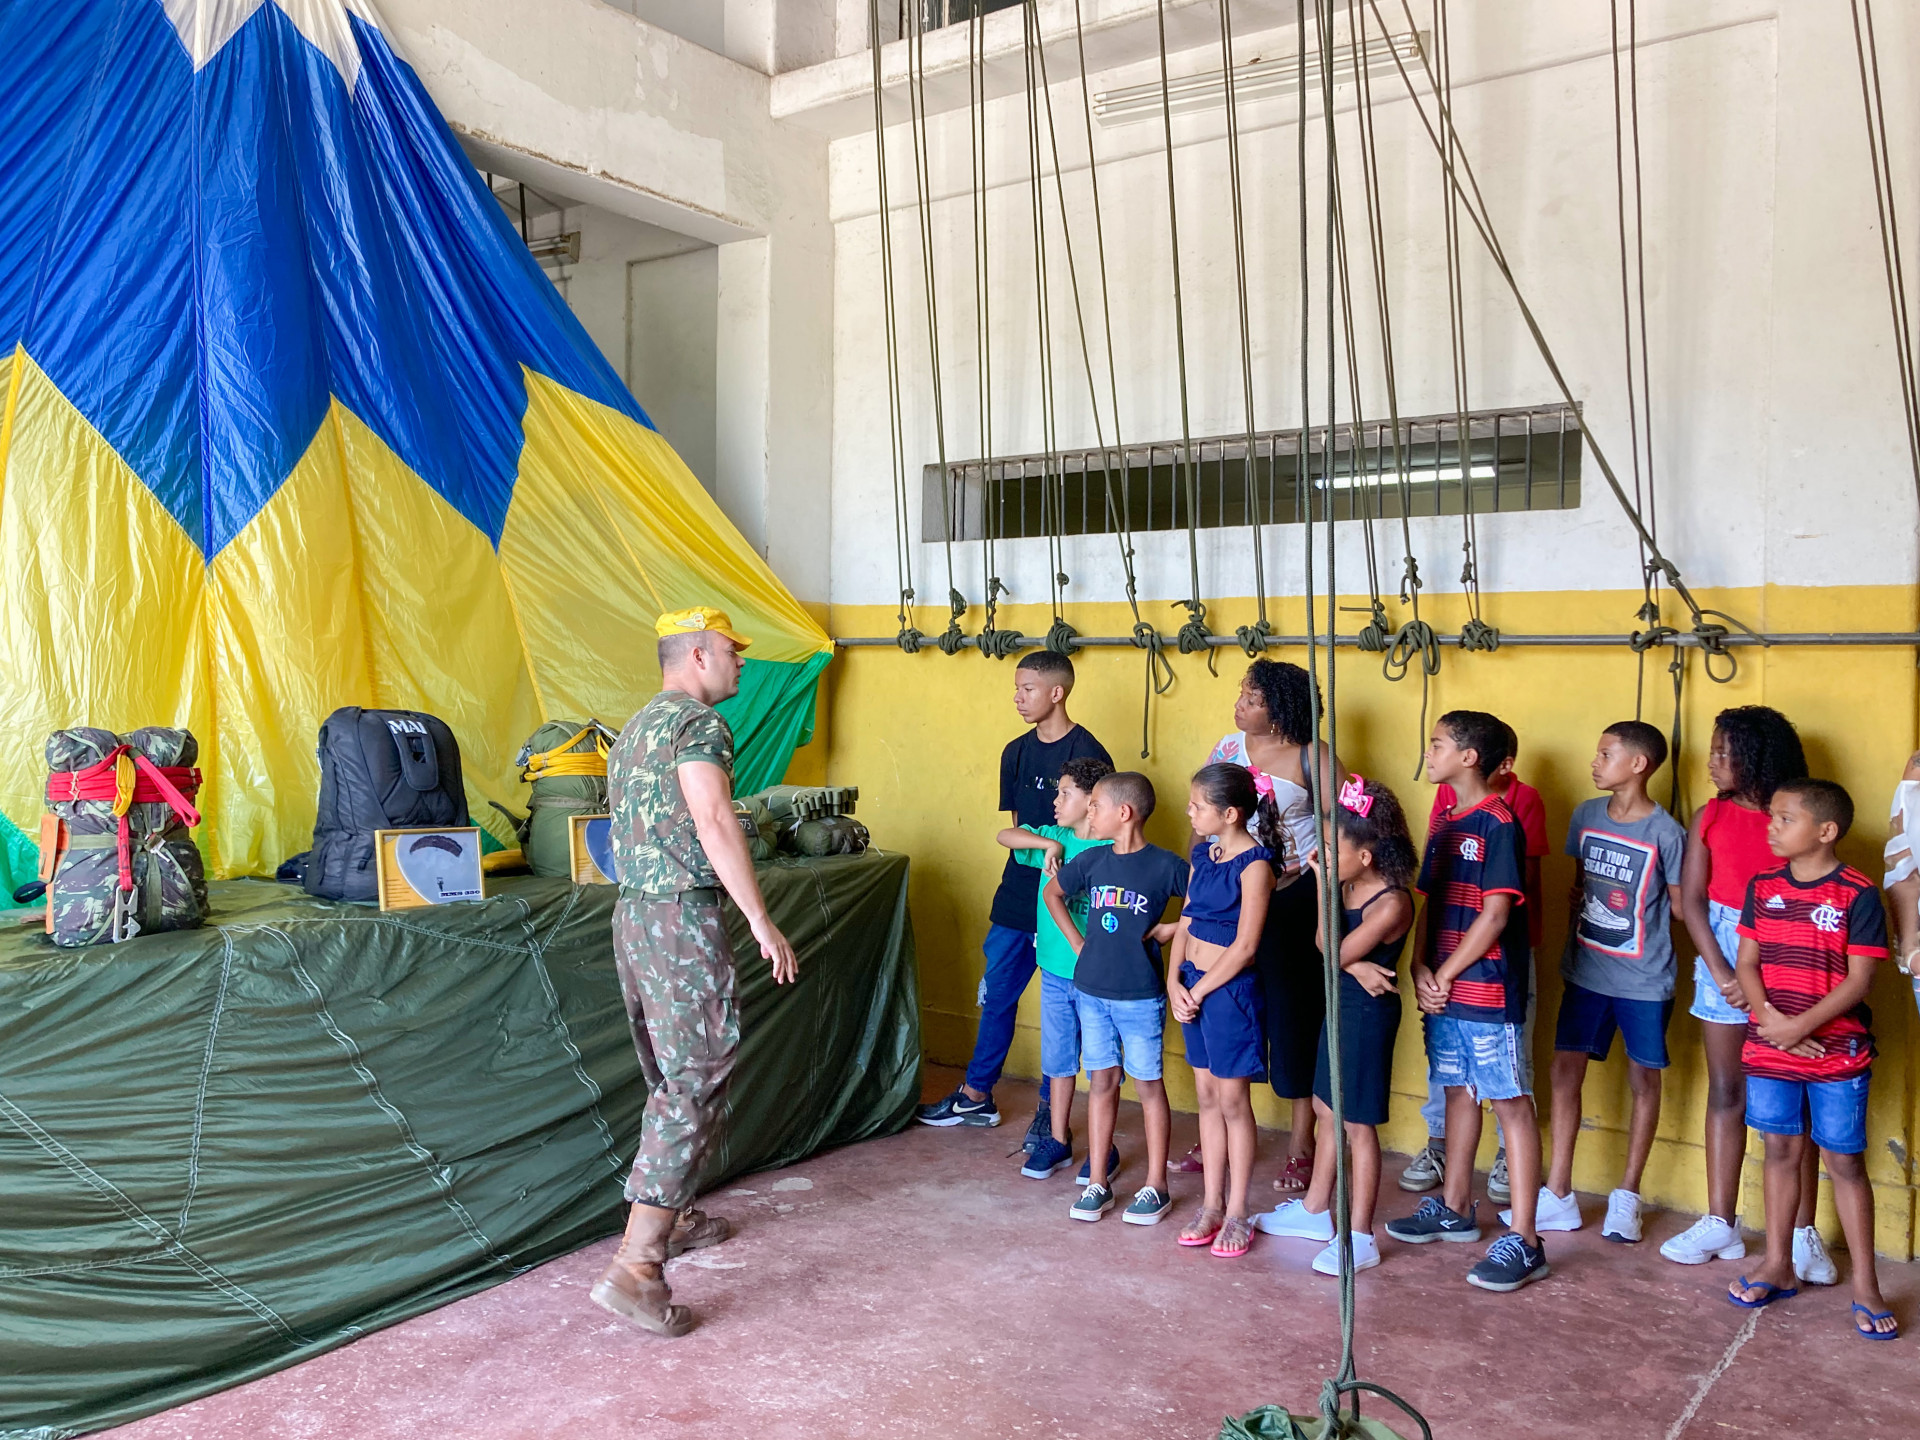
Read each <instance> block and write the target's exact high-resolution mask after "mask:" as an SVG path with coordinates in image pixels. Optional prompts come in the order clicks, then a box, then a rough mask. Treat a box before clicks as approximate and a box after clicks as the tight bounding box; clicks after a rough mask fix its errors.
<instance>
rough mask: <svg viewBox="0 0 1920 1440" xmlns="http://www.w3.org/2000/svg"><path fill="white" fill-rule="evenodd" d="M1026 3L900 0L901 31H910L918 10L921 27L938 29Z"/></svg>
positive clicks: (1010, 0)
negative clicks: (909, 27)
mask: <svg viewBox="0 0 1920 1440" xmlns="http://www.w3.org/2000/svg"><path fill="white" fill-rule="evenodd" d="M1025 3H1026V0H900V33H901V34H902V35H905V34H907V33H908V29H907V27H908V26H909V25H910V24H911V23H912V21H913V15H914V12H915V11H916V10H918V11H919V12H920V14H919V18H920V28H921V29H923V30H938V29H939V28H940V27H941V26H943V25H958V24H960V23H961V22H963V21H966V20H971V19H973V18H974V17H976V16H979V15H991V14H992V13H993V12H994V11H996V10H1011V9H1013V7H1014V6H1016V5H1023V4H1025Z"/></svg>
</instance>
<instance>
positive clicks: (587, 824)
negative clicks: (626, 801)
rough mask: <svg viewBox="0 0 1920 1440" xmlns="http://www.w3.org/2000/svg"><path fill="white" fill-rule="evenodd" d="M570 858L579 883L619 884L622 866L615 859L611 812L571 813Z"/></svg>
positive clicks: (568, 836) (568, 849)
mask: <svg viewBox="0 0 1920 1440" xmlns="http://www.w3.org/2000/svg"><path fill="white" fill-rule="evenodd" d="M567 858H568V861H569V867H568V868H569V871H570V873H571V874H572V877H573V883H574V884H576V885H618V884H619V883H620V871H619V867H618V866H616V865H615V863H614V859H613V817H612V816H611V815H569V816H568V817H567Z"/></svg>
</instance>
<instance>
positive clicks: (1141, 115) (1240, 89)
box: [1093, 30, 1428, 125]
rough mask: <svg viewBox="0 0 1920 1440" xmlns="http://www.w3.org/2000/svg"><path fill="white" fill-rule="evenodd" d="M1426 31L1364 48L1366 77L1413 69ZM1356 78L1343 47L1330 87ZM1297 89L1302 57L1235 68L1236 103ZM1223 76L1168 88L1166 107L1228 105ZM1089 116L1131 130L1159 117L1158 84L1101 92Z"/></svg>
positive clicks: (1310, 71)
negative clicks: (1400, 65)
mask: <svg viewBox="0 0 1920 1440" xmlns="http://www.w3.org/2000/svg"><path fill="white" fill-rule="evenodd" d="M1427 41H1428V32H1426V31H1424V30H1420V31H1408V32H1407V33H1406V34H1404V35H1394V36H1390V37H1388V38H1387V39H1386V40H1384V41H1380V40H1375V41H1370V42H1369V43H1368V46H1367V74H1368V75H1370V76H1386V75H1395V74H1397V73H1398V71H1397V69H1396V67H1395V65H1394V61H1395V60H1396V59H1398V60H1399V62H1400V64H1402V65H1406V66H1413V65H1416V64H1418V63H1419V60H1420V56H1421V53H1422V52H1423V51H1424V50H1425V48H1426V45H1427ZM1358 74H1359V66H1357V65H1356V64H1354V56H1353V51H1352V48H1351V47H1350V46H1347V45H1341V46H1340V47H1339V48H1338V50H1337V51H1336V52H1335V54H1334V60H1333V83H1334V84H1336V85H1344V84H1350V83H1351V82H1352V81H1353V80H1354V79H1355V78H1356V77H1357V76H1358ZM1319 84H1320V55H1319V52H1317V51H1309V52H1308V54H1307V89H1308V91H1309V92H1311V91H1313V90H1314V89H1316V88H1318V86H1319ZM1299 89H1300V57H1299V56H1298V55H1287V56H1283V57H1281V58H1279V59H1276V60H1253V61H1250V62H1248V63H1247V64H1245V65H1238V66H1235V67H1234V71H1233V92H1234V96H1235V98H1236V99H1237V100H1270V99H1274V98H1277V97H1279V96H1282V95H1293V94H1296V93H1298V91H1299ZM1226 98H1227V84H1226V77H1225V76H1224V75H1222V74H1221V72H1220V71H1218V70H1203V71H1201V72H1200V73H1199V74H1198V75H1188V76H1185V77H1184V78H1182V79H1179V80H1171V81H1169V82H1168V84H1167V107H1168V108H1169V109H1170V110H1172V112H1173V113H1174V114H1176V115H1184V114H1188V113H1191V112H1192V111H1195V110H1210V109H1213V108H1214V107H1215V106H1221V105H1224V104H1225V103H1226ZM1093 114H1094V118H1095V119H1097V120H1098V121H1099V122H1100V123H1101V124H1102V125H1131V124H1133V123H1134V122H1135V121H1139V120H1149V119H1156V118H1158V117H1159V114H1160V82H1159V81H1157V80H1155V81H1150V82H1149V83H1147V84H1145V85H1128V86H1125V87H1123V88H1122V89H1119V90H1101V91H1098V92H1096V93H1095V95H1094V97H1093Z"/></svg>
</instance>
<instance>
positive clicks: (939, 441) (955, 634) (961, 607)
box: [907, 8, 967, 655]
mask: <svg viewBox="0 0 1920 1440" xmlns="http://www.w3.org/2000/svg"><path fill="white" fill-rule="evenodd" d="M925 19H926V17H925V16H924V15H922V14H921V13H920V11H919V10H918V8H916V9H915V11H914V21H913V24H912V26H911V27H910V29H909V31H908V35H907V129H908V131H909V133H910V134H911V135H912V137H913V192H914V213H915V215H916V216H917V217H918V218H919V221H920V273H921V278H922V279H923V280H924V282H925V289H926V297H927V365H928V368H929V370H930V371H931V372H932V380H933V437H934V447H935V450H936V452H937V454H938V455H939V463H940V469H939V471H938V472H937V473H938V474H939V477H940V515H941V529H942V545H943V548H944V549H945V551H946V560H947V628H946V629H945V630H943V631H942V632H941V633H940V636H939V638H938V639H937V640H936V641H935V642H934V643H935V644H937V645H938V646H939V647H940V649H941V650H942V651H943V652H944V653H945V654H948V655H953V654H956V653H958V652H959V651H960V650H961V649H963V648H965V646H966V644H967V636H966V633H965V632H964V631H963V630H961V628H960V617H961V616H963V615H965V614H966V613H967V601H966V597H965V596H963V595H962V594H961V593H960V591H959V590H958V588H956V587H955V585H954V579H953V520H954V516H953V474H952V472H951V471H950V470H949V469H948V468H947V416H946V398H945V390H946V386H945V382H944V380H943V377H942V375H941V372H940V287H939V272H938V270H937V268H936V266H935V261H934V248H933V177H932V173H931V170H932V156H931V154H930V149H929V146H928V144H927V49H926V24H925Z"/></svg>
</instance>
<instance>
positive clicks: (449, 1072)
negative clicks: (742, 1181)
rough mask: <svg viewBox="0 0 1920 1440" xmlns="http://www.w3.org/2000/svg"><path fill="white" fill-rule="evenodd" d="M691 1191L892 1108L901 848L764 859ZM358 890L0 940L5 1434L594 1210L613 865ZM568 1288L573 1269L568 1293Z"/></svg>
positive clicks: (911, 973) (619, 1103)
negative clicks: (726, 1116)
mask: <svg viewBox="0 0 1920 1440" xmlns="http://www.w3.org/2000/svg"><path fill="white" fill-rule="evenodd" d="M760 874H761V883H762V885H763V887H764V888H765V890H766V893H767V896H768V902H769V905H770V907H771V909H772V911H773V914H774V917H775V919H776V921H777V922H778V923H779V924H780V925H781V927H782V928H783V929H784V930H785V931H786V933H787V935H788V936H789V937H790V938H792V940H793V941H794V943H795V948H796V949H797V950H798V952H799V954H800V957H801V970H800V981H799V983H798V984H797V985H791V986H782V987H776V986H775V985H774V984H773V981H772V978H771V975H770V973H769V970H768V966H767V963H766V961H765V960H763V959H761V958H760V955H759V951H758V949H757V947H755V946H754V945H753V944H752V942H751V941H750V940H749V939H748V937H747V934H746V928H745V925H744V923H743V922H742V921H741V920H740V917H739V915H738V914H737V913H734V914H732V917H731V918H732V929H733V936H734V945H735V952H736V955H737V956H738V957H739V966H740V997H741V1005H742V1029H743V1039H742V1044H741V1054H740V1063H739V1067H738V1069H737V1071H736V1073H735V1080H734V1087H733V1098H732V1110H733V1114H732V1123H731V1126H730V1130H729V1135H728V1139H727V1142H726V1144H725V1147H724V1149H723V1150H721V1151H720V1152H719V1153H718V1154H716V1155H715V1156H714V1157H713V1160H712V1162H711V1164H710V1165H709V1167H708V1173H707V1174H706V1175H705V1177H704V1183H703V1188H706V1187H710V1186H712V1185H716V1184H719V1183H721V1182H723V1181H725V1180H727V1179H729V1178H731V1177H733V1176H736V1175H740V1174H744V1173H746V1172H748V1171H751V1170H758V1169H766V1168H769V1167H773V1166H778V1165H785V1164H791V1163H793V1162H795V1161H797V1160H799V1159H802V1158H804V1157H805V1156H807V1155H810V1154H812V1153H814V1152H815V1151H816V1150H819V1149H821V1148H823V1147H826V1146H830V1145H841V1144H846V1143H848V1142H851V1141H855V1140H862V1139H866V1138H868V1137H871V1136H875V1135H882V1134H889V1133H892V1132H894V1131H896V1130H898V1129H900V1128H901V1127H902V1126H904V1125H905V1124H906V1123H907V1121H908V1120H909V1118H910V1117H911V1115H912V1112H913V1105H914V1102H915V1101H916V1100H917V1099H918V1098H919V1065H920V1030H919V996H918V984H917V980H916V975H915V969H914V953H913V935H912V930H911V927H910V925H909V922H908V918H907V900H906V894H907V860H906V857H905V856H901V855H893V854H883V853H879V852H869V853H868V854H865V855H859V856H842V857H834V858H830V859H823V860H779V861H775V862H772V863H769V864H766V865H763V866H761V867H760ZM490 889H492V890H493V891H494V893H493V894H492V895H491V896H490V897H489V898H488V899H487V900H486V901H484V902H482V903H480V904H475V905H460V906H448V907H445V908H443V909H433V910H414V911H406V912H399V913H394V914H387V915H381V914H379V913H378V912H376V911H374V910H372V909H371V908H368V907H361V906H352V905H333V904H328V903H326V902H323V901H317V900H313V899H310V898H308V897H307V896H306V895H304V894H303V893H300V892H298V891H294V890H292V889H291V888H290V887H287V886H284V885H275V884H273V883H272V882H270V881H260V880H239V881H232V882H228V883H225V884H216V885H214V886H213V887H212V891H213V905H214V914H213V916H212V918H211V919H210V921H209V924H208V928H206V929H204V930H195V931H187V932H183V933H179V934H172V935H155V936H151V937H145V938H141V939H136V940H134V941H132V942H130V943H128V944H125V945H121V946H112V947H106V946H103V947H99V948H96V949H91V950H81V951H57V950H54V949H53V948H52V947H51V946H50V945H48V944H46V943H45V941H44V940H43V939H42V938H41V937H40V936H38V935H37V934H35V933H31V932H25V933H22V932H12V933H8V934H6V935H5V936H4V938H0V1437H6V1436H14V1435H22V1434H30V1435H37V1436H47V1437H54V1436H60V1435H70V1434H77V1433H84V1432H86V1431H89V1430H95V1429H100V1428H102V1427H105V1426H108V1425H111V1424H117V1423H121V1422H124V1421H127V1420H131V1419H134V1418H135V1417H137V1416H140V1415H143V1414H148V1413H151V1412H152V1411H155V1410H159V1409H163V1408H165V1407H167V1406H170V1405H175V1404H178V1403H180V1402H182V1401H184V1400H187V1399H190V1398H192V1397H193V1396H196V1395H202V1394H206V1393H208V1392H211V1391H214V1390H218V1389H221V1388H224V1387H225V1386H228V1385H232V1384H234V1383H236V1382H238V1381H241V1380H245V1379H248V1378H251V1377H253V1376H257V1375H261V1374H265V1373H268V1372H270V1371H273V1370H276V1369H279V1368H281V1367H283V1366H285V1365H288V1364H291V1363H293V1362H294V1361H296V1360H300V1359H304V1358H307V1357H309V1356H312V1355H315V1354H318V1353H320V1352H321V1351H324V1350H327V1349H329V1348H331V1347H333V1346H336V1345H339V1344H341V1343H343V1342H345V1341H347V1340H350V1339H352V1338H353V1337H354V1336H356V1335H359V1334H363V1333H365V1332H367V1331H369V1330H374V1329H378V1328H379V1327H381V1326H384V1325H390V1324H393V1323H395V1322H396V1321H399V1320H402V1319H405V1318H407V1317H409V1316H412V1315H417V1314H420V1313H422V1312H423V1311H427V1310H430V1309H433V1308H434V1307H436V1306H438V1305H442V1304H445V1303H446V1302H448V1301H450V1300H454V1299H457V1298H458V1297H460V1296H463V1295H467V1294H471V1293H473V1292H475V1291H478V1290H482V1289H485V1288H486V1287H488V1286H490V1285H493V1284H496V1283H498V1282H499V1281H502V1280H505V1279H507V1278H509V1277H510V1276H512V1275H515V1274H518V1273H520V1272H521V1271H522V1270H524V1269H526V1268H528V1267H530V1266H533V1265H537V1264H539V1263H541V1262H543V1261H545V1260H549V1259H552V1258H553V1257H555V1256H558V1255H562V1254H565V1253H567V1252H569V1251H572V1250H575V1249H578V1248H579V1247H580V1246H582V1245H584V1244H587V1243H589V1242H590V1241H593V1240H595V1239H597V1238H599V1237H601V1236H604V1235H608V1234H611V1233H613V1232H615V1231H616V1230H617V1229H618V1228H619V1226H620V1223H621V1208H620V1206H621V1192H622V1186H623V1184H624V1182H625V1178H626V1171H627V1166H628V1163H629V1162H630V1160H631V1158H632V1154H633V1148H634V1145H635V1143H636V1142H637V1140H638V1137H639V1119H640V1111H641V1107H642V1105H643V1104H644V1102H645V1093H646V1092H645V1086H644V1082H643V1081H642V1079H641V1076H640V1070H639V1065H638V1062H637V1061H636V1059H635V1057H634V1053H633V1045H632V1041H631V1039H630V1037H629V1035H628V1031H627V1022H626V1015H625V1012H624V1010H623V1009H622V1006H621V1000H620V988H619V983H618V980H617V978H616V977H615V975H614V970H613V960H612V942H611V930H610V925H611V915H612V909H613V900H614V892H613V890H612V889H611V887H607V886H574V885H570V884H568V883H567V882H565V881H562V880H535V879H510V880H501V881H495V882H492V884H491V885H490ZM582 1303H583V1304H585V1303H586V1302H585V1297H584V1296H583V1297H582Z"/></svg>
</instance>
